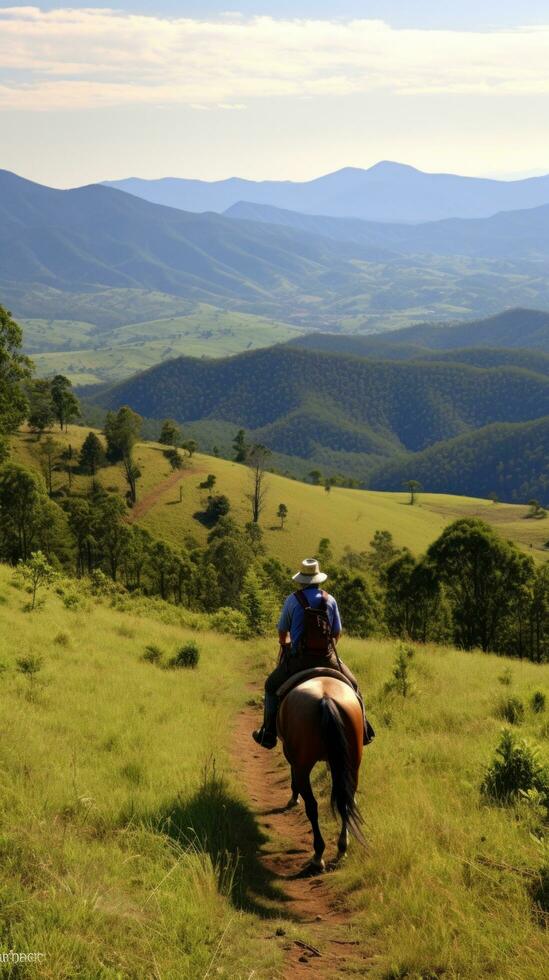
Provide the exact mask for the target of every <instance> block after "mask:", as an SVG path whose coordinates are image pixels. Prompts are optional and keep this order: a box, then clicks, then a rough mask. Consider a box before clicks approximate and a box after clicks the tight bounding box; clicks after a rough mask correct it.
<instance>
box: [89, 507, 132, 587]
mask: <svg viewBox="0 0 549 980" xmlns="http://www.w3.org/2000/svg"><path fill="white" fill-rule="evenodd" d="M96 501H97V502H96V503H95V505H93V504H94V501H93V497H92V505H93V516H94V527H93V531H94V537H95V540H96V541H97V543H98V545H99V547H100V549H101V551H102V553H103V556H104V559H105V561H106V562H107V567H108V570H109V573H110V576H111V578H112V580H113V581H114V582H116V579H117V575H118V569H119V566H120V563H121V561H122V557H123V554H124V551H125V549H126V547H127V544H128V539H129V534H130V531H129V528H128V525H127V524H125V523H124V520H123V518H124V515H125V513H126V511H125V507H124V501H123V500H121V498H120V497H119V496H117V495H116V494H114V493H112V494H104V495H103V494H100V495H98V496H97V497H96Z"/></svg>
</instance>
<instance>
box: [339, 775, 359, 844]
mask: <svg viewBox="0 0 549 980" xmlns="http://www.w3.org/2000/svg"><path fill="white" fill-rule="evenodd" d="M354 784H355V791H356V787H357V785H358V773H357V774H356V775H355V778H354ZM348 844H349V831H348V820H347V817H346V816H345V817H342V820H341V833H340V835H339V837H338V839H337V857H338V860H342V859H343V858H344V857H346V856H347V847H348Z"/></svg>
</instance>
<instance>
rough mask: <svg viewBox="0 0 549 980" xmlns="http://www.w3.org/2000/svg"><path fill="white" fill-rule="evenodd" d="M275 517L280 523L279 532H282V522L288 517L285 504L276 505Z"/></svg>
mask: <svg viewBox="0 0 549 980" xmlns="http://www.w3.org/2000/svg"><path fill="white" fill-rule="evenodd" d="M276 516H277V517H278V519H279V521H280V530H281V531H282V530H284V521H285V520H286V518H287V516H288V508H287V507H286V504H279V505H278V510H277V512H276Z"/></svg>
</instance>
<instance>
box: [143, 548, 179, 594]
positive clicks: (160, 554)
mask: <svg viewBox="0 0 549 980" xmlns="http://www.w3.org/2000/svg"><path fill="white" fill-rule="evenodd" d="M148 565H149V568H150V570H151V572H152V575H153V578H154V579H155V582H156V586H157V590H158V592H159V593H160V597H161V598H162V599H167V597H168V589H169V587H170V583H171V579H172V577H173V574H174V571H175V554H174V552H173V551H172V549H171V548H170V546H169V545H167V544H165V543H164V541H155V542H154V544H153V545H152V546H151V548H150V549H149V557H148Z"/></svg>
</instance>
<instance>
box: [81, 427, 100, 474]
mask: <svg viewBox="0 0 549 980" xmlns="http://www.w3.org/2000/svg"><path fill="white" fill-rule="evenodd" d="M105 460H106V456H105V450H104V449H103V444H102V443H101V440H100V439H99V438H98V437H97V436H96V434H95V432H88V435H87V436H86V438H85V439H84V442H83V443H82V449H81V450H80V456H79V462H80V466H81V467H82V469H83V470H84V472H85V473H89V474H90V476H95V475H96V473H97V470H98V469H99V468H100V467H101V466H103V465H104V463H105Z"/></svg>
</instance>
